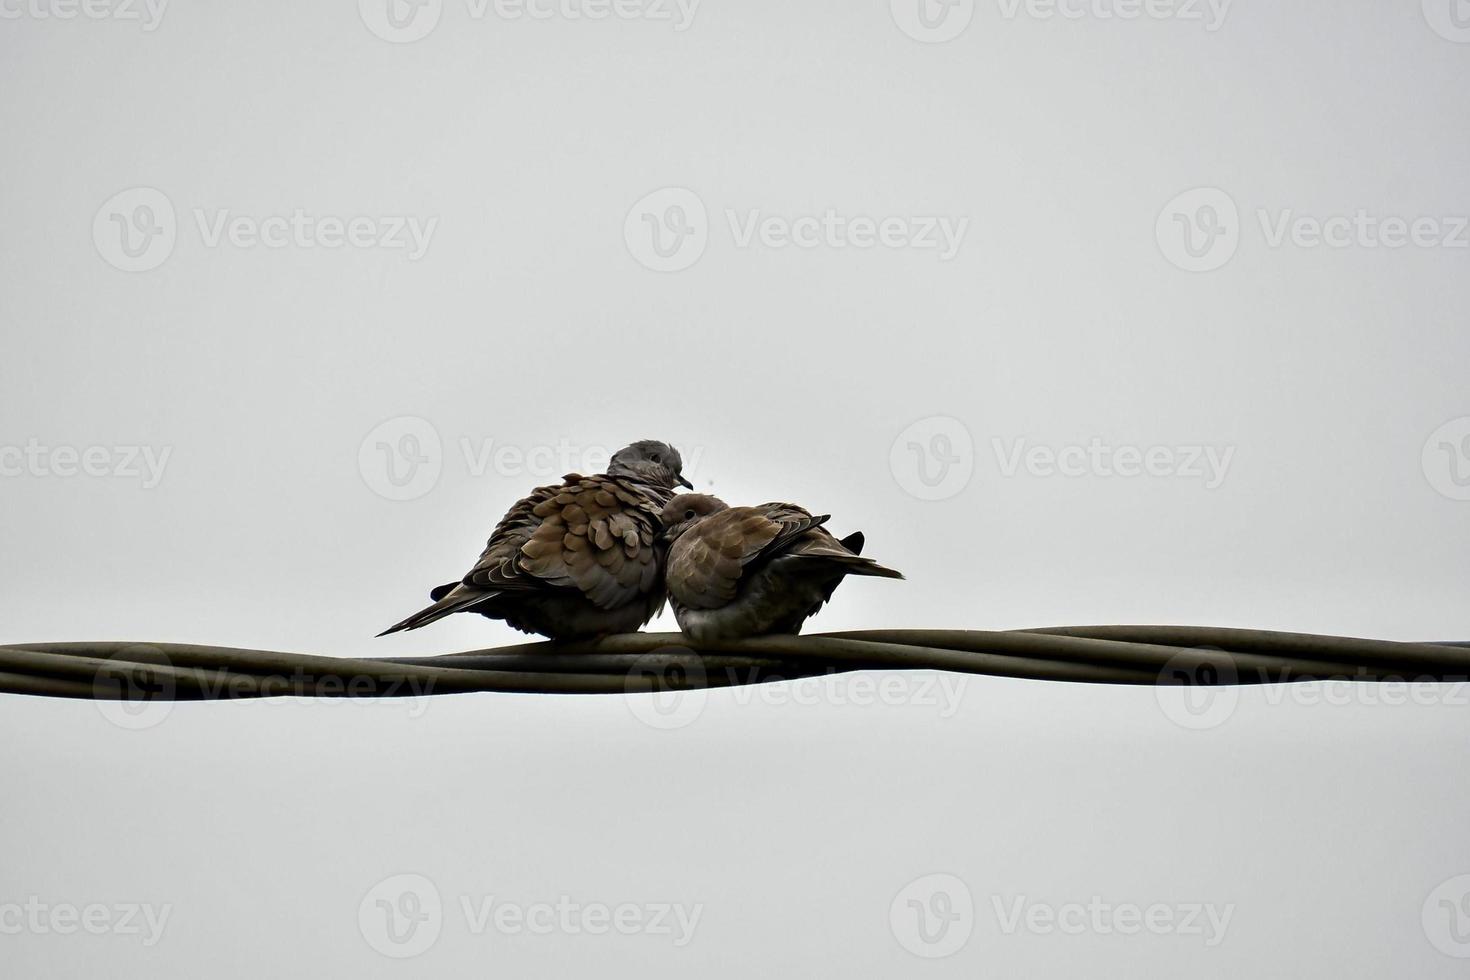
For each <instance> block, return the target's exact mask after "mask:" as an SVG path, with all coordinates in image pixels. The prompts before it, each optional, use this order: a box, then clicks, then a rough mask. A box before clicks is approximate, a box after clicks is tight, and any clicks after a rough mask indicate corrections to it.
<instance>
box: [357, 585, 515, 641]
mask: <svg viewBox="0 0 1470 980" xmlns="http://www.w3.org/2000/svg"><path fill="white" fill-rule="evenodd" d="M459 587H460V584H459V583H458V582H453V583H451V584H449V585H441V586H439V587H438V588H436V589H434V590H433V591H432V592H430V593H429V598H431V599H433V600H434V604H433V605H432V606H428V607H427V608H424V609H420V610H419V611H418V612H416V613H414V614H413V615H412V616H410V617H408V618H407V619H405V620H403V621H402V622H401V623H395V624H394V625H392V626H390V627H388V628H387V629H385V630H383V632H381V633H379V634H378V636H388V635H389V634H391V633H401V632H403V631H404V630H416V629H419V628H420V627H422V626H428V625H429V624H430V623H437V622H438V621H439V620H441V619H443V618H444V617H445V616H450V615H453V614H454V613H457V612H464V611H465V610H467V609H469V608H470V607H472V606H478V605H479V604H480V603H482V602H484V601H485V600H486V599H488V598H490V597H491V596H492V595H494V593H493V592H476V591H474V590H472V589H464V590H463V591H460V592H457V593H456V591H455V590H456V589H458V588H459Z"/></svg>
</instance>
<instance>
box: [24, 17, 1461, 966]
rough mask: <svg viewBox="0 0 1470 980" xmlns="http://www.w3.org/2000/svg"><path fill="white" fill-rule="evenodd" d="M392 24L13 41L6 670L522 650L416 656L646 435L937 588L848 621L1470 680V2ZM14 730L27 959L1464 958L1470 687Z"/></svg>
mask: <svg viewBox="0 0 1470 980" xmlns="http://www.w3.org/2000/svg"><path fill="white" fill-rule="evenodd" d="M390 2H391V6H390V5H389V4H390ZM357 8H358V9H354V5H353V3H351V2H338V3H331V4H289V3H284V2H269V3H263V4H254V5H251V6H249V7H248V8H247V7H238V8H237V9H236V8H231V9H220V8H218V7H210V6H203V5H197V4H192V3H188V2H185V0H174V2H173V3H167V4H160V2H159V0H153V3H152V4H151V5H150V4H148V3H145V2H143V0H138V2H136V3H122V2H121V0H92V2H91V3H89V5H88V6H87V7H85V8H81V7H76V8H73V7H72V6H69V5H68V3H67V2H65V0H0V89H3V90H4V91H5V92H6V93H7V94H6V97H5V98H4V99H3V100H0V132H3V133H5V134H6V138H5V139H4V140H0V227H3V229H4V232H3V234H0V296H3V300H0V329H3V331H4V337H5V340H6V346H5V352H6V355H7V356H5V357H4V358H0V501H3V506H0V541H3V550H4V554H5V559H6V560H5V561H4V562H3V564H0V642H12V643H14V642H23V641H32V640H79V639H127V640H138V641H182V642H198V643H212V644H219V645H233V646H242V647H251V648H261V649H279V650H294V651H302V652H313V653H327V654H334V655H344V656H346V655H362V656H373V655H428V654H436V653H446V652H451V651H456V650H463V649H473V648H476V647H485V646H494V645H499V644H503V643H507V642H515V641H517V640H518V639H519V635H518V634H515V633H514V632H513V631H511V630H509V629H508V628H506V627H504V626H503V625H501V624H498V623H492V622H489V621H486V620H483V619H480V618H478V617H466V616H456V617H452V618H451V619H450V620H448V621H445V622H441V623H439V624H436V625H434V626H432V627H430V628H427V629H425V630H422V631H419V632H413V633H407V634H401V635H398V636H394V637H392V638H387V639H381V640H375V639H373V638H372V637H373V634H375V633H377V632H379V631H380V630H382V629H383V628H385V627H387V626H388V625H390V624H391V623H393V622H395V621H397V620H399V619H401V618H402V617H403V616H405V615H407V614H408V613H410V612H412V611H414V610H415V609H417V608H419V607H420V606H422V605H424V604H425V602H426V598H427V590H428V588H429V587H430V586H432V585H435V584H438V583H440V582H445V581H449V580H451V579H454V578H457V577H458V576H460V575H461V574H462V573H463V572H464V571H465V570H466V569H467V568H468V567H469V565H470V564H471V563H472V562H473V560H474V558H475V557H476V555H477V554H478V553H479V550H480V548H481V547H482V546H483V543H484V539H485V537H486V536H487V535H488V533H489V531H490V529H491V528H492V527H493V525H494V523H495V521H496V520H497V519H498V518H499V517H500V515H501V514H502V513H503V512H504V510H505V509H506V507H508V506H509V505H510V504H511V503H512V502H513V501H514V500H515V499H516V498H517V497H518V496H520V495H522V494H523V493H525V492H526V491H527V490H528V489H530V488H531V487H533V486H536V485H538V484H541V483H545V482H550V481H552V480H555V479H556V478H558V477H560V475H561V474H562V473H564V472H566V471H569V470H573V469H583V468H588V469H591V468H596V467H598V466H600V465H601V463H602V462H604V461H605V460H606V457H607V455H608V454H609V453H610V452H611V451H613V450H615V449H617V448H618V447H619V446H621V445H623V444H625V443H627V442H629V441H632V440H635V439H640V438H658V439H663V440H667V441H670V442H672V443H674V444H675V445H677V446H678V447H679V448H680V449H681V450H683V452H684V456H685V459H686V461H687V462H688V464H689V465H688V467H687V471H686V472H687V475H689V476H690V477H691V478H692V479H693V480H694V482H695V483H696V484H697V485H698V486H699V488H700V489H703V490H709V491H712V492H714V493H717V494H719V495H721V496H722V497H724V498H725V499H727V500H728V501H730V502H732V503H758V502H761V501H766V500H773V499H780V500H790V501H795V502H797V503H800V504H802V505H804V506H807V507H808V508H810V509H812V510H814V511H817V512H820V513H831V514H832V515H833V518H832V524H831V527H832V528H833V529H834V530H836V531H838V532H839V533H842V534H845V533H847V532H849V531H851V530H854V529H862V530H864V531H865V532H866V533H867V542H868V545H867V546H868V552H867V553H868V554H870V555H871V556H873V557H874V558H877V559H878V560H879V561H881V562H883V563H884V564H887V565H891V566H893V567H896V568H899V569H901V570H903V571H904V572H905V573H906V574H907V575H908V580H907V581H904V582H895V581H885V580H876V579H875V580H860V581H854V582H850V583H848V584H846V585H844V586H843V587H842V588H841V590H839V592H838V593H837V596H836V599H835V600H834V602H833V603H832V604H831V605H830V607H828V609H827V610H826V611H825V612H823V613H822V615H821V616H820V617H819V618H818V619H816V620H815V621H814V622H813V624H812V625H813V627H814V628H816V629H858V628H867V627H875V628H876V627H895V626H924V627H949V628H977V629H1006V628H1013V627H1032V626H1047V625H1065V624H1087V623H1193V624H1201V625H1205V624H1208V625H1226V626H1250V627H1262V628H1274V629H1291V630H1303V631H1311V632H1323V633H1336V634H1346V635H1358V636H1371V637H1383V638H1393V639H1456V638H1458V639H1470V618H1467V614H1466V603H1465V596H1466V594H1467V590H1470V561H1467V559H1466V555H1467V544H1470V388H1467V384H1466V371H1465V369H1466V364H1467V363H1470V330H1467V329H1466V325H1467V316H1470V276H1467V274H1466V270H1467V262H1470V227H1467V226H1470V221H1467V216H1470V192H1467V189H1466V183H1465V174H1466V173H1467V172H1470V128H1467V127H1466V125H1465V120H1466V118H1467V116H1466V108H1467V101H1470V95H1467V92H1470V84H1467V83H1470V7H1467V5H1466V4H1465V3H1464V2H1463V0H1424V2H1423V4H1422V5H1421V3H1420V2H1419V0H1396V2H1392V3H1385V2H1382V0H1338V2H1334V3H1328V2H1326V0H1320V2H1319V0H1307V2H1298V3H1292V4H1271V3H1265V2H1247V0H1240V2H1237V3H1228V2H1223V0H1214V2H1213V3H1212V2H1208V0H1149V2H1147V3H1137V2H1133V3H1130V2H1129V0H1058V2H1057V3H1056V4H1052V3H1049V2H1047V0H980V2H971V0H956V2H954V3H952V4H948V5H946V4H944V3H941V2H940V0H924V3H923V5H921V4H920V2H919V0H892V3H889V2H888V0H866V2H863V3H852V2H844V0H816V2H808V3H802V4H790V3H776V2H773V0H747V2H743V3H738V4H736V3H731V2H728V0H723V2H722V0H704V2H699V3H696V2H694V0H683V2H682V3H680V2H678V0H605V2H602V3H600V4H599V2H598V0H485V2H481V0H442V2H440V0H424V2H423V3H420V4H418V5H414V4H410V3H408V2H405V0H361V3H360V4H358V5H357ZM651 628H655V629H673V628H674V625H673V622H672V618H671V617H669V616H668V615H665V616H664V617H663V619H661V620H660V621H658V622H657V623H655V624H654V626H653V627H651ZM0 737H3V738H4V740H5V742H6V743H7V745H9V746H10V750H9V751H7V752H5V753H4V761H0V782H3V783H4V785H6V786H7V787H9V790H8V791H7V792H5V793H4V794H3V797H0V958H3V959H4V960H5V961H7V962H8V963H10V964H12V965H13V969H14V971H15V975H17V976H51V975H57V976H60V975H67V976H74V975H88V974H93V973H100V972H104V971H105V972H106V973H108V974H109V975H113V976H125V977H144V976H147V977H180V978H183V977H194V976H198V975H199V974H200V972H201V971H204V972H207V973H208V974H209V975H211V976H218V977H233V976H239V977H256V976H259V975H260V973H261V971H262V970H267V971H268V972H269V973H270V974H271V975H273V976H283V977H295V976H301V977H307V976H318V975H321V974H323V973H332V972H339V971H342V970H350V971H352V972H353V973H354V974H356V975H358V976H373V977H377V976H384V977H387V976H408V975H415V976H424V975H430V976H441V975H442V976H465V975H477V976H482V975H491V974H495V975H501V976H526V977H533V976H564V975H574V974H576V973H578V972H587V971H592V970H595V971H597V972H598V973H599V974H600V975H603V976H609V977H624V976H626V977H635V976H636V977H649V976H689V975H700V976H712V977H724V976H730V977H734V976H746V975H749V974H750V973H752V972H754V971H757V970H760V971H763V972H779V973H782V974H790V975H798V974H813V975H822V976H829V975H847V976H895V975H905V974H907V973H909V972H911V971H918V970H920V969H923V970H925V971H929V972H931V973H933V975H935V976H955V977H968V978H973V977H977V976H1019V975H1027V976H1073V975H1076V974H1078V973H1082V972H1085V973H1086V974H1087V975H1089V976H1095V977H1133V976H1138V975H1149V976H1159V975H1169V974H1187V975H1189V976H1192V977H1201V978H1203V977H1236V976H1240V975H1242V974H1243V973H1256V974H1265V975H1273V976H1275V975H1279V976H1288V975H1289V976H1295V977H1303V978H1308V977H1312V978H1315V977H1321V978H1328V977H1337V976H1340V975H1343V974H1351V975H1361V976H1380V975H1390V974H1392V975H1412V976H1415V977H1421V978H1434V977H1455V976H1461V975H1462V974H1463V970H1464V959H1463V957H1467V956H1470V878H1463V877H1461V876H1466V875H1470V843H1467V838H1466V835H1465V826H1466V817H1467V810H1470V789H1467V785H1466V781H1465V779H1464V778H1463V773H1464V772H1465V771H1466V764H1467V762H1470V759H1467V752H1470V741H1467V739H1470V690H1461V689H1450V688H1445V687H1438V688H1435V687H1431V688H1427V689H1423V690H1415V691H1413V692H1409V693H1405V692H1403V691H1399V692H1398V693H1397V695H1395V693H1394V692H1393V691H1391V690H1386V689H1383V688H1379V687H1360V688H1356V689H1352V690H1331V689H1329V690H1326V691H1324V690H1321V689H1311V688H1296V689H1291V690H1286V689H1276V690H1274V691H1272V690H1262V689H1251V690H1246V691H1243V692H1239V693H1236V692H1230V693H1229V694H1228V696H1225V695H1222V698H1221V699H1215V700H1210V701H1208V702H1206V703H1200V704H1192V705H1181V704H1179V703H1174V702H1169V701H1167V700H1161V699H1160V698H1159V697H1156V695H1155V692H1154V691H1153V690H1149V689H1139V690H1122V689H1118V690H1106V689H1091V688H1087V687H1081V686H1069V685H1060V684H1041V683H1029V682H1019V681H1005V680H992V679H988V678H959V677H955V676H951V675H943V676H941V675H933V674H931V675H918V676H913V677H909V678H906V679H904V678H886V679H885V677H884V676H883V675H862V676H861V677H859V678H844V679H841V680H838V681H833V682H829V683H826V684H811V685H804V686H797V687H795V688H792V687H790V686H782V687H778V688H772V689H768V690H763V691H759V692H757V691H743V692H741V691H720V692H715V693H711V694H709V695H708V696H707V697H706V696H700V697H699V698H697V699H691V700H686V701H684V702H680V703H677V704H673V705H667V704H664V705H654V704H652V703H650V702H649V701H648V700H647V699H624V698H606V699H578V698H565V699H556V698H543V697H523V696H520V697H518V696H499V695H478V696H462V697H451V698H443V699H432V700H416V701H408V702H393V703H379V704H341V703H312V702H301V701H297V702H283V703H271V704H266V703H255V704H250V703H237V704H212V705H211V704H202V705H200V704H195V705H189V704H185V705H178V706H176V707H174V708H172V710H170V711H165V712H161V713H154V714H150V715H144V716H135V715H129V714H127V713H118V712H117V711H111V712H107V711H102V710H99V708H98V707H97V706H94V705H92V704H88V703H63V702H55V701H45V700H30V699H22V698H16V697H8V696H3V697H0ZM129 908H131V909H132V912H131V913H129V912H128V909H129ZM68 909H70V910H71V911H70V912H68V911H67V910H68ZM89 909H91V911H88V910H89ZM99 910H100V911H99ZM79 922H81V923H83V925H78V924H77V923H79ZM68 923H70V925H71V929H70V930H68ZM87 923H90V925H91V926H92V927H94V931H96V932H97V933H98V934H96V935H91V934H88V928H87V925H86V924H87ZM609 923H612V924H611V925H609ZM548 924H549V925H548ZM410 956H411V957H412V958H407V957H410ZM472 971H473V972H472Z"/></svg>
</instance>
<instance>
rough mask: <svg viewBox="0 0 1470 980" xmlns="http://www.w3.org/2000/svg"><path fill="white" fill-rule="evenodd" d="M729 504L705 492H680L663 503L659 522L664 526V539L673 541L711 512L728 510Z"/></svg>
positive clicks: (716, 512)
mask: <svg viewBox="0 0 1470 980" xmlns="http://www.w3.org/2000/svg"><path fill="white" fill-rule="evenodd" d="M729 509H730V505H729V504H727V503H725V502H724V501H723V500H721V499H720V498H719V497H711V496H710V495H709V494H707V493H681V494H679V496H677V497H675V498H674V499H673V500H670V501H669V502H668V503H667V504H666V505H664V512H663V514H662V515H661V516H660V518H659V522H660V523H661V524H663V526H664V540H666V541H673V540H674V539H675V538H677V537H678V536H679V535H681V534H683V533H684V532H685V531H687V530H689V529H690V528H691V527H693V526H694V525H696V524H698V523H699V522H700V521H702V520H704V519H705V518H706V517H708V516H710V515H711V514H718V513H719V512H720V511H722V510H729Z"/></svg>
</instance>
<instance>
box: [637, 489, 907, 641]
mask: <svg viewBox="0 0 1470 980" xmlns="http://www.w3.org/2000/svg"><path fill="white" fill-rule="evenodd" d="M661 520H662V523H663V525H664V527H665V529H666V530H665V532H664V537H665V539H666V540H667V541H668V542H669V554H668V561H667V565H666V567H665V573H664V580H665V582H666V583H667V586H668V592H669V601H670V603H671V605H672V606H673V608H674V618H675V619H677V620H678V622H679V628H680V629H682V630H683V631H684V632H685V634H687V635H688V636H689V638H690V639H692V640H693V641H694V642H695V643H705V642H711V641H717V640H731V639H738V638H740V637H744V636H761V635H764V634H768V633H798V632H800V631H801V627H802V624H803V623H805V622H806V620H807V619H808V618H809V617H810V616H812V615H813V614H815V613H816V612H817V611H818V610H819V609H821V608H822V604H823V603H825V602H826V601H827V600H828V599H830V598H832V592H833V590H834V589H836V588H837V586H838V584H839V583H840V582H841V581H842V579H843V578H844V577H846V576H848V575H875V576H878V577H881V578H900V579H901V578H903V575H902V574H900V573H899V572H896V571H894V570H893V569H891V568H885V567H883V566H882V565H880V564H878V563H877V562H875V561H873V560H872V559H871V558H863V557H862V556H861V555H860V554H859V552H861V551H862V548H863V535H862V532H857V533H855V534H852V535H850V536H848V537H846V538H843V539H842V540H841V541H838V540H837V539H836V538H835V537H833V536H832V535H831V534H830V533H829V532H828V531H827V529H826V528H824V527H823V526H822V525H823V524H825V523H826V522H827V520H828V517H827V516H821V517H814V516H812V514H811V513H810V512H808V511H806V510H804V509H803V508H801V507H798V506H796V505H795V504H781V503H770V504H761V505H760V506H759V507H730V506H728V505H727V504H726V503H725V502H724V501H722V500H720V499H718V498H716V497H711V496H708V495H707V494H700V493H684V494H680V495H679V496H677V497H675V498H674V499H672V500H670V501H669V503H668V505H667V506H666V507H665V508H664V510H663V515H662V518H661Z"/></svg>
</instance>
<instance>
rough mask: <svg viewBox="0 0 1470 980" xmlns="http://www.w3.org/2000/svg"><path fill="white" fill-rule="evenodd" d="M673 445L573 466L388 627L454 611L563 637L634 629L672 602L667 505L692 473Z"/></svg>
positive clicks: (638, 447)
mask: <svg viewBox="0 0 1470 980" xmlns="http://www.w3.org/2000/svg"><path fill="white" fill-rule="evenodd" d="M683 469H684V461H683V459H681V458H680V456H679V453H678V451H677V450H676V449H674V448H673V447H672V446H669V445H667V444H665V443H662V442H654V441H652V440H644V441H642V442H635V443H633V444H632V445H631V446H628V447H627V448H625V449H620V450H618V452H617V453H615V454H614V455H613V457H612V461H611V462H610V463H609V465H608V468H607V472H606V473H603V474H601V475H598V476H582V475H580V474H578V473H569V474H568V475H567V476H565V477H563V482H562V483H561V484H560V485H557V486H546V487H539V488H537V489H536V490H533V491H531V494H530V496H528V497H526V498H525V499H523V500H520V501H517V502H516V504H515V505H514V506H513V507H511V509H510V510H509V511H508V512H507V513H506V515H505V517H503V518H501V521H500V523H499V524H497V525H496V527H495V530H494V532H492V533H491V535H490V541H489V543H488V544H486V546H485V550H484V551H483V552H482V553H481V555H480V560H479V561H477V562H476V563H475V567H474V568H472V569H470V570H469V572H468V574H466V575H465V577H464V578H463V579H462V580H461V581H459V582H451V583H449V584H448V585H441V586H439V587H438V588H437V589H434V590H433V591H432V592H430V593H429V595H430V598H432V599H433V600H434V604H433V605H431V606H429V607H428V608H426V609H422V610H420V611H418V612H416V613H414V614H413V615H412V616H410V617H408V618H407V619H405V620H403V621H402V622H401V623H398V624H396V625H394V626H392V627H390V628H388V629H387V630H384V631H383V632H382V633H379V634H378V635H379V636H387V635H388V634H390V633H397V632H399V631H401V630H415V629H418V628H420V627H422V626H427V625H429V624H430V623H433V622H436V621H438V620H440V619H443V618H444V617H445V616H448V615H450V614H452V613H458V612H471V613H479V614H480V615H482V616H487V617H489V618H491V619H502V620H505V622H507V623H509V624H510V625H511V626H513V627H515V628H516V629H518V630H520V631H521V632H523V633H540V634H541V635H542V636H546V637H550V638H551V639H553V640H569V639H585V638H592V637H599V636H606V635H609V634H612V633H630V632H634V631H636V630H637V629H638V628H639V627H640V626H642V625H643V624H644V623H647V622H648V621H649V620H650V619H652V618H653V617H654V616H655V615H656V614H657V613H658V611H659V610H660V609H662V608H663V604H664V586H663V575H662V572H663V568H662V566H663V553H664V545H663V543H662V542H661V541H660V540H659V533H660V532H661V531H662V526H661V525H660V524H659V513H660V511H661V510H662V509H663V507H664V505H665V504H666V503H667V502H668V500H669V498H670V497H671V496H673V488H674V487H675V486H681V487H688V488H690V489H693V485H692V484H691V483H690V482H689V481H688V480H686V479H685V478H684V475H683Z"/></svg>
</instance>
